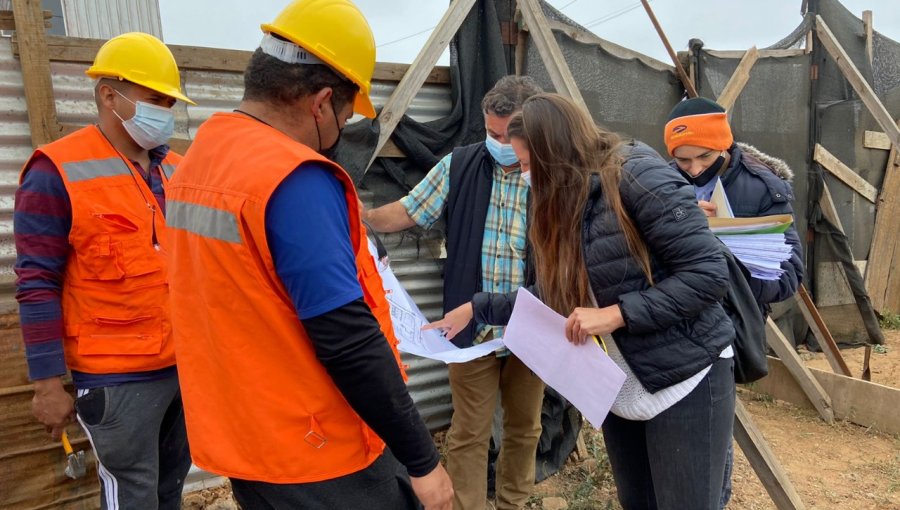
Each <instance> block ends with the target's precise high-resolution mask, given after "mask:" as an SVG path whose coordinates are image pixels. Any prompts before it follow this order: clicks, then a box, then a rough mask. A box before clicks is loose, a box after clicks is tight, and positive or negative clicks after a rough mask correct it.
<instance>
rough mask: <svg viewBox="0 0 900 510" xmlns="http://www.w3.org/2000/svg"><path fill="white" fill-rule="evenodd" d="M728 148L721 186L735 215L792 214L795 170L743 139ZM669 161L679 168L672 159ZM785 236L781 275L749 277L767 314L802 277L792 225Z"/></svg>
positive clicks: (799, 250)
mask: <svg viewBox="0 0 900 510" xmlns="http://www.w3.org/2000/svg"><path fill="white" fill-rule="evenodd" d="M728 152H729V153H730V154H731V162H730V163H729V165H728V168H727V169H726V170H725V172H724V173H723V174H722V186H723V187H724V188H725V194H726V195H727V196H728V203H729V204H731V209H732V211H733V212H734V215H735V216H737V217H739V218H741V217H753V216H769V215H772V214H790V215H793V214H794V210H793V208H792V207H791V201H792V200H793V199H794V192H793V190H792V189H791V183H790V181H791V179H793V177H794V174H793V172H792V171H791V169H790V168H789V167H788V165H787V163H785V162H784V161H782V160H780V159H777V158H773V157H771V156H769V155H767V154H765V153H763V152H761V151H759V150H758V149H756V148H755V147H752V146H750V145H746V144H742V143H739V144H734V145H732V146H731V148H730V149H728ZM669 165H671V166H672V168H675V169H676V170H677V169H678V166H677V165H676V163H675V162H674V161H672V162H670V163H669ZM680 171H681V170H679V172H680ZM682 174H683V175H684V173H683V172H682ZM785 240H786V241H787V243H788V244H789V245H791V248H792V254H791V258H790V259H789V260H787V261H785V262H782V264H781V267H782V269H784V274H783V275H782V276H781V278H780V279H778V280H759V279H757V278H750V279H749V280H748V283H749V284H750V290H752V291H753V295H754V297H755V298H756V301H757V304H758V305H759V307H760V310H762V311H763V312H764V314H766V315H767V314H768V311H769V305H770V304H771V303H777V302H779V301H784V300H785V299H788V298H790V297H791V296H793V295H794V293H796V292H797V288H798V287H799V286H800V283H801V282H802V281H803V246H802V245H801V244H800V237H799V236H798V235H797V230H796V229H795V228H794V226H793V225H792V226H791V228H789V229H788V230H787V232H785Z"/></svg>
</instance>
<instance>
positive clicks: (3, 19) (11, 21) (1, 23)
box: [0, 11, 53, 30]
mask: <svg viewBox="0 0 900 510" xmlns="http://www.w3.org/2000/svg"><path fill="white" fill-rule="evenodd" d="M43 15H44V28H50V27H51V26H53V24H52V23H51V21H50V20H52V19H53V13H52V12H51V11H43ZM15 29H16V19H15V17H14V15H13V12H12V11H0V30H15Z"/></svg>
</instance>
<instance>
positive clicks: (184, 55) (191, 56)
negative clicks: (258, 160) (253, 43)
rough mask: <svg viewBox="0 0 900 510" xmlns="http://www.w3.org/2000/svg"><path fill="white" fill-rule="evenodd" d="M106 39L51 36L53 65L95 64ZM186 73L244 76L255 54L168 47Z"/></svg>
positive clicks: (402, 70) (378, 67) (394, 71)
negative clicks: (232, 73) (215, 72)
mask: <svg viewBox="0 0 900 510" xmlns="http://www.w3.org/2000/svg"><path fill="white" fill-rule="evenodd" d="M104 42H106V41H104V40H102V39H85V38H80V37H59V36H47V52H48V55H49V58H50V61H51V62H77V63H82V64H90V63H92V62H93V61H94V57H95V56H96V55H97V51H98V50H99V49H100V46H102V45H103V43H104ZM168 46H169V49H170V50H171V51H172V55H174V56H175V61H176V62H178V67H179V68H180V69H182V70H185V69H193V70H199V71H225V72H234V73H243V72H244V69H246V67H247V63H248V62H249V61H250V56H251V55H253V52H252V51H243V50H225V49H221V48H203V47H199V46H181V45H177V44H170V45H168ZM18 54H19V45H18V44H16V42H15V41H14V42H13V55H17V56H18ZM409 67H410V66H409V64H395V63H392V62H378V63H376V64H375V73H374V74H373V75H372V79H373V80H375V81H400V79H401V78H403V75H404V74H406V72H407V71H408V70H409ZM425 83H437V84H448V83H450V68H449V67H447V66H434V67H433V68H432V69H431V71H430V72H429V73H428V75H427V77H426V78H425Z"/></svg>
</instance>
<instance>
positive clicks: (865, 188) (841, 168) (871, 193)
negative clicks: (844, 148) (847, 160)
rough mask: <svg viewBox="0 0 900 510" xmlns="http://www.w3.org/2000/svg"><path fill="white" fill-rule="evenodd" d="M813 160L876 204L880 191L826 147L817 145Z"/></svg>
mask: <svg viewBox="0 0 900 510" xmlns="http://www.w3.org/2000/svg"><path fill="white" fill-rule="evenodd" d="M813 159H814V160H816V162H818V163H819V164H820V165H822V168H824V169H825V170H828V172H830V173H831V175H833V176H835V177H837V178H838V179H840V180H841V182H843V183H844V184H846V185H847V186H850V188H852V189H853V190H854V191H856V192H857V193H859V194H860V195H862V196H863V197H864V198H865V199H866V200H868V201H869V202H872V203H873V204H874V203H875V200H876V199H877V198H878V189H877V188H876V187H875V186H872V185H871V184H869V181H867V180H865V179H863V178H862V177H860V175H859V174H858V173H856V172H854V171H853V170H852V169H851V168H850V167H848V166H847V165H845V164H844V163H842V162H841V160H839V159H838V158H836V157H835V156H834V154H832V153H830V152H828V150H827V149H825V147H822V146H821V145H819V144H816V148H815V150H814V151H813Z"/></svg>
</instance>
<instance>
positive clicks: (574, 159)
mask: <svg viewBox="0 0 900 510" xmlns="http://www.w3.org/2000/svg"><path fill="white" fill-rule="evenodd" d="M507 136H508V137H509V138H511V139H515V138H518V139H520V140H523V141H524V142H525V144H526V146H527V148H528V151H529V159H530V162H529V163H530V167H531V168H530V170H531V183H532V187H531V197H532V208H531V210H532V211H534V213H533V217H532V218H531V222H530V226H529V228H528V237H529V239H530V241H531V244H532V246H533V248H534V262H535V269H536V273H537V283H538V288H539V289H540V292H541V299H542V300H543V301H544V302H545V303H547V305H548V306H550V307H551V308H553V309H554V310H556V311H557V312H558V313H560V314H562V315H568V314H569V313H571V312H572V310H573V309H575V307H579V306H592V300H591V298H590V292H591V288H590V283H589V280H588V274H587V267H586V266H585V262H584V256H583V252H582V239H581V232H582V225H583V221H584V219H583V214H584V209H585V206H586V204H587V199H588V194H589V193H590V182H591V176H592V175H597V176H598V177H599V178H600V187H601V190H602V193H603V196H604V197H605V198H606V203H607V205H608V206H609V207H610V208H611V209H612V210H613V212H614V213H615V216H616V219H617V220H618V223H619V227H620V228H621V229H622V233H623V234H624V235H625V241H626V243H627V246H628V250H629V251H630V252H631V254H632V256H633V257H634V258H635V260H637V262H638V264H639V265H640V267H641V269H642V270H643V272H644V275H645V276H646V277H647V280H648V281H649V282H650V283H651V284H652V283H653V277H652V274H651V269H650V253H649V251H648V249H647V245H646V244H645V243H644V240H643V238H642V237H641V234H640V232H639V231H638V229H637V227H636V226H635V224H634V221H633V220H632V219H631V216H630V215H629V214H628V211H626V210H625V206H624V204H623V203H622V196H621V195H620V194H619V183H620V182H621V180H622V156H621V151H620V145H621V140H620V138H619V137H618V136H617V135H616V134H615V133H612V132H610V131H607V130H605V129H603V128H600V127H598V126H597V125H596V124H595V123H594V121H593V119H591V117H590V115H589V114H588V113H587V112H586V111H584V110H582V109H581V108H579V107H578V106H577V105H576V104H575V103H574V102H572V101H571V100H570V99H568V98H565V97H563V96H560V95H558V94H539V95H536V96H534V97H531V98H529V99H528V100H526V101H525V102H524V104H523V105H522V111H521V112H519V113H517V114H515V115H514V116H513V117H512V119H510V121H509V127H508V128H507Z"/></svg>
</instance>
